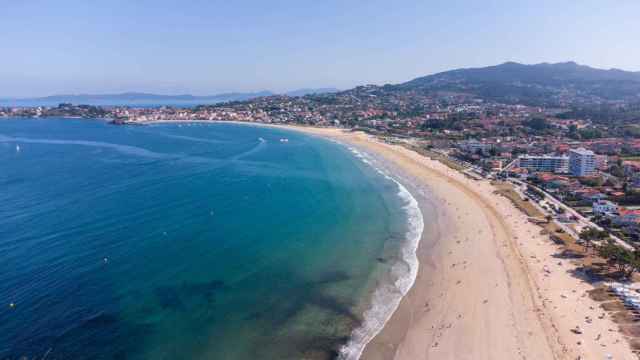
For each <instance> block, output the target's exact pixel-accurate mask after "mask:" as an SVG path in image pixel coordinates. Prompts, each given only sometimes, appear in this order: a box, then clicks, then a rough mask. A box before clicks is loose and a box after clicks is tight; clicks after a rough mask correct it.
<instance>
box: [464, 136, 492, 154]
mask: <svg viewBox="0 0 640 360" xmlns="http://www.w3.org/2000/svg"><path fill="white" fill-rule="evenodd" d="M492 147H493V145H492V144H488V143H484V142H480V141H478V140H476V139H470V140H462V141H459V142H458V148H459V149H460V150H462V151H464V152H466V153H470V154H477V153H478V152H481V153H483V154H486V153H488V152H489V150H490V149H491V148H492Z"/></svg>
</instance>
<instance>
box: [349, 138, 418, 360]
mask: <svg viewBox="0 0 640 360" xmlns="http://www.w3.org/2000/svg"><path fill="white" fill-rule="evenodd" d="M348 148H349V150H350V151H351V152H352V153H353V154H354V155H355V156H356V157H358V158H359V159H361V160H362V161H363V162H364V163H366V164H368V165H370V166H372V167H373V168H374V169H375V170H376V171H377V172H378V173H380V174H381V175H382V176H384V177H385V178H387V179H389V180H391V181H393V182H394V183H395V184H396V185H397V186H398V196H399V197H400V198H401V199H402V201H403V210H404V211H405V212H406V214H407V220H408V224H409V229H408V231H407V233H406V239H405V244H404V246H403V247H402V249H401V261H398V262H397V263H396V264H394V265H393V267H392V269H391V272H392V278H393V279H394V282H393V283H390V284H384V285H381V286H379V287H378V288H377V289H375V290H374V292H373V296H372V299H371V305H370V306H369V309H367V310H366V311H365V313H364V320H363V323H362V324H361V325H360V326H359V327H358V328H356V329H355V330H353V332H352V334H351V337H350V339H349V341H348V342H347V344H345V345H344V346H343V347H342V348H341V349H340V355H339V359H342V360H357V359H359V358H360V356H361V355H362V352H363V350H364V348H365V346H366V345H367V344H368V343H369V342H370V341H371V340H372V339H373V338H374V337H375V336H376V335H378V333H379V332H380V331H381V330H382V328H383V327H384V325H385V324H386V323H387V321H389V319H390V318H391V316H392V315H393V313H394V312H395V311H396V309H397V308H398V306H399V305H400V301H401V300H402V298H403V297H404V296H405V295H406V294H407V292H408V291H409V290H410V289H411V287H412V286H413V284H414V282H415V281H416V277H417V276H418V267H419V262H418V257H417V255H416V251H417V250H418V244H419V243H420V239H421V238H422V232H423V231H424V219H423V217H422V211H420V206H419V205H418V201H417V200H416V199H415V198H414V197H413V195H411V193H410V192H409V190H407V188H406V187H404V185H402V184H401V183H400V182H399V181H397V180H396V179H394V178H393V177H391V176H390V175H389V174H388V173H387V172H386V171H384V170H382V169H381V168H380V167H379V166H377V164H374V162H375V160H374V159H372V158H370V157H368V156H367V155H365V154H363V153H362V152H360V151H359V150H358V149H355V148H353V147H348Z"/></svg>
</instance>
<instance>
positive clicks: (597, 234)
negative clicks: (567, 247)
mask: <svg viewBox="0 0 640 360" xmlns="http://www.w3.org/2000/svg"><path fill="white" fill-rule="evenodd" d="M608 238H609V233H608V232H606V231H604V230H598V229H594V228H592V227H586V228H584V229H582V231H581V232H580V239H581V240H582V241H583V242H584V248H585V251H586V252H587V253H588V252H589V249H590V248H591V247H593V244H594V242H596V241H600V240H604V239H608Z"/></svg>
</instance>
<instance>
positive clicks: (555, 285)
mask: <svg viewBox="0 0 640 360" xmlns="http://www.w3.org/2000/svg"><path fill="white" fill-rule="evenodd" d="M297 129H298V130H302V131H305V132H308V133H312V134H316V135H320V136H325V137H331V138H333V139H336V140H339V141H341V142H344V143H347V144H351V145H353V146H356V147H359V148H361V149H364V150H366V151H368V152H371V153H375V154H377V155H378V156H381V157H383V158H384V159H385V160H387V161H389V162H391V163H393V164H394V165H395V166H397V167H398V168H399V170H400V171H402V172H403V173H404V174H406V176H408V177H410V178H411V179H412V181H415V182H417V184H418V186H424V187H425V188H426V189H428V190H429V193H430V194H432V195H431V197H432V199H430V200H431V201H432V202H433V203H435V205H436V208H437V216H435V219H425V222H432V223H433V224H432V225H431V226H432V231H429V232H427V231H425V234H424V235H423V236H424V237H425V238H423V241H422V242H421V243H420V246H419V248H418V253H417V255H418V259H419V261H420V269H419V272H418V276H417V279H416V282H415V284H414V285H413V287H412V289H411V290H410V291H409V293H408V294H407V295H406V296H405V297H404V298H403V300H402V302H401V303H400V305H399V307H398V309H397V310H396V311H395V313H394V314H393V316H392V317H391V319H390V320H389V321H388V322H387V324H386V325H385V327H384V328H383V329H382V331H381V332H380V333H379V334H378V335H377V336H376V337H375V338H374V339H373V340H372V341H371V342H369V344H368V345H367V346H366V348H365V350H364V353H363V354H362V359H371V360H378V359H399V360H404V359H406V360H409V359H411V360H415V359H438V360H440V359H493V360H495V359H635V358H637V357H636V355H634V354H633V353H632V352H631V348H630V346H629V345H628V343H627V341H626V340H625V339H624V338H623V336H622V335H621V334H620V333H619V332H618V326H617V325H616V324H615V323H614V322H613V321H612V320H611V319H610V318H609V316H608V315H607V314H604V311H603V310H602V309H601V308H600V307H599V304H598V303H597V302H596V301H594V300H592V299H591V298H589V297H588V296H587V294H586V291H587V290H590V289H592V286H591V285H589V284H587V283H585V282H582V281H581V280H579V277H576V276H575V275H573V271H574V270H575V265H573V264H571V263H570V262H569V260H565V259H561V258H558V257H554V254H557V253H558V252H559V251H560V249H559V247H558V246H557V245H555V244H554V243H553V242H552V241H551V240H550V239H549V236H548V235H541V234H540V231H541V228H540V227H538V226H537V225H534V224H532V223H530V222H529V221H528V220H527V217H526V215H525V214H523V213H522V212H521V211H519V210H518V209H516V208H515V206H514V205H513V204H512V203H511V202H510V201H509V200H508V199H506V198H504V197H502V196H500V195H497V194H495V193H494V191H495V188H494V187H493V186H492V185H491V184H490V183H489V182H488V181H486V180H482V181H477V180H471V179H469V178H467V177H465V176H464V175H463V174H461V173H459V172H457V171H454V170H452V169H450V168H448V167H446V166H445V165H443V164H442V163H440V162H437V161H434V160H430V159H428V158H426V157H424V156H421V155H419V154H417V153H415V152H413V151H410V150H408V149H406V148H404V147H401V146H398V145H389V144H386V143H383V142H380V141H377V140H374V139H373V138H371V137H369V136H367V135H365V134H363V133H348V132H343V131H341V130H338V129H316V128H297ZM426 237H429V239H427V238H426ZM576 326H579V327H580V328H581V330H582V334H575V333H573V332H572V331H571V330H572V329H574V328H575V327H576Z"/></svg>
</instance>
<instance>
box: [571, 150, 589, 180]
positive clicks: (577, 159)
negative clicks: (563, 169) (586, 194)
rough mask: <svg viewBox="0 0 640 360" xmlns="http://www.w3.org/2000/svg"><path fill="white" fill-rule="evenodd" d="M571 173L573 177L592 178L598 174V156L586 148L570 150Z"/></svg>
mask: <svg viewBox="0 0 640 360" xmlns="http://www.w3.org/2000/svg"><path fill="white" fill-rule="evenodd" d="M569 172H571V175H573V176H591V175H594V174H595V172H596V156H595V154H594V153H593V151H591V150H587V149H584V148H578V149H571V150H569Z"/></svg>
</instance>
